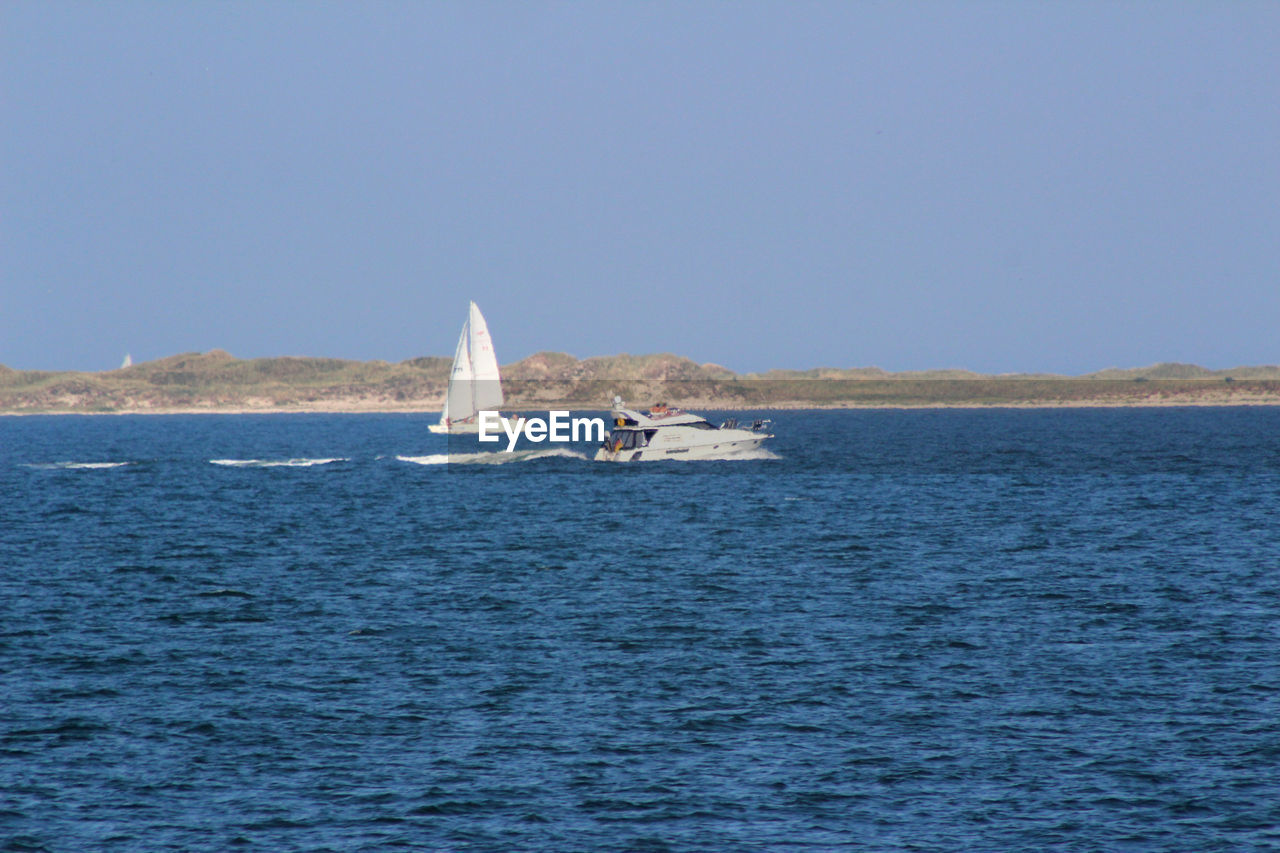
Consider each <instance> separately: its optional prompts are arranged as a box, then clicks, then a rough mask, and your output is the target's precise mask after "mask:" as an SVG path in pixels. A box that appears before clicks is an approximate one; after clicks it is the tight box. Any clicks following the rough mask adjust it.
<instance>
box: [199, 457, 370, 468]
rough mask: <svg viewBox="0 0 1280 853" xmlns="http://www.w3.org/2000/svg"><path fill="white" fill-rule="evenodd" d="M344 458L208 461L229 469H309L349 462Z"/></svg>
mask: <svg viewBox="0 0 1280 853" xmlns="http://www.w3.org/2000/svg"><path fill="white" fill-rule="evenodd" d="M350 461H351V460H350V459H348V458H346V457H344V456H335V457H333V458H332V459H210V460H209V462H210V463H211V464H213V465H225V466H227V467H230V468H310V467H312V466H313V465H329V464H330V463H333V462H350Z"/></svg>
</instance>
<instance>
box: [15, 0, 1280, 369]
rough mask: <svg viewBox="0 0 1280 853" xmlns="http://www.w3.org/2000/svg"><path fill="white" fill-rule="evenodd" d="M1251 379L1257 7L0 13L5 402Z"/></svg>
mask: <svg viewBox="0 0 1280 853" xmlns="http://www.w3.org/2000/svg"><path fill="white" fill-rule="evenodd" d="M468 299H475V300H476V301H477V302H478V303H479V304H480V306H481V308H482V309H483V310H484V312H485V314H486V315H487V317H488V318H489V323H490V326H491V328H492V330H493V333H494V337H495V341H496V344H497V350H498V355H499V357H500V358H501V360H502V361H503V362H510V361H514V360H516V359H518V358H522V357H524V356H526V355H529V354H531V353H533V352H536V351H538V350H544V349H546V350H561V351H566V352H570V353H573V354H574V355H577V356H579V357H585V356H589V355H604V354H612V353H617V352H632V353H644V352H661V351H671V352H676V353H680V354H684V355H688V356H690V357H692V358H694V359H697V360H699V361H716V362H720V363H722V364H725V365H727V366H729V367H731V368H734V369H737V370H758V369H764V368H768V367H797V368H803V367H815V366H820V365H830V366H841V367H849V366H865V365H879V366H881V367H884V368H887V369H894V370H901V369H913V368H930V367H968V368H972V369H976V370H982V371H992V372H1000V371H1037V370H1048V371H1057V372H1065V373H1080V372H1085V371H1089V370H1093V369H1098V368H1103V367H1107V366H1113V365H1114V366H1138V365H1145V364H1150V363H1153V362H1157V361H1190V362H1197V363H1200V364H1203V365H1205V366H1208V367H1231V366H1236V365H1239V364H1260V363H1276V362H1280V3H1275V2H1258V3H1250V2H1227V3H1217V2H1200V3H1196V2H1170V3H1147V2H1101V3H1088V2H1063V3H1038V2H1021V0H1020V1H1019V2H1011V3H960V2H955V3H947V2H932V1H931V2H919V3H897V2H829V3H804V2H772V3H753V2H680V3H674V2H672V3H668V2H633V3H594V2H591V3H589V2H581V3H559V2H556V3H539V2H533V3H515V2H512V3H497V2H462V0H458V2H432V3H426V2H415V3H408V2H406V3H396V2H381V3H376V2H359V3H357V2H351V3H338V2H328V3H326V2H314V3H301V2H299V3H290V2H271V3H263V2H257V0H254V2H227V3H222V2H219V3H214V2H193V3H167V2H152V3H128V2H111V3H91V2H76V3H58V2H20V1H19V0H8V2H5V3H3V4H0V363H3V364H7V365H9V366H10V367H16V368H23V369H31V368H48V369H83V370H101V369H109V368H112V367H114V366H116V365H117V364H118V363H119V362H120V359H121V357H122V356H123V355H124V353H125V352H126V351H129V352H131V353H132V354H133V357H134V359H135V361H140V360H145V359H151V358H157V357H161V356H165V355H170V354H173V353H177V352H183V351H191V350H201V351H203V350H208V349H213V348H223V349H226V350H228V351H230V352H231V353H233V354H235V355H238V356H241V357H257V356H270V355H317V356H333V357H340V358H355V359H372V358H381V359H386V360H389V361H398V360H400V359H405V358H411V357H414V356H418V355H427V354H435V355H448V354H450V353H451V352H452V350H453V346H454V343H455V342H456V339H457V332H458V327H459V326H460V324H461V322H462V320H463V319H464V317H465V312H466V305H467V300H468Z"/></svg>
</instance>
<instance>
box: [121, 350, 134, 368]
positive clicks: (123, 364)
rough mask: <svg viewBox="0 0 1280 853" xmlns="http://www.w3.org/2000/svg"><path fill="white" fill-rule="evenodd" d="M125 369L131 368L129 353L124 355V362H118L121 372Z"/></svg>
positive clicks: (131, 361)
mask: <svg viewBox="0 0 1280 853" xmlns="http://www.w3.org/2000/svg"><path fill="white" fill-rule="evenodd" d="M126 367H133V356H131V355H129V353H125V354H124V361H122V362H120V369H121V370H123V369H124V368H126Z"/></svg>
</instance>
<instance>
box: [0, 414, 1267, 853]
mask: <svg viewBox="0 0 1280 853" xmlns="http://www.w3.org/2000/svg"><path fill="white" fill-rule="evenodd" d="M772 416H773V417H774V419H775V421H776V424H775V430H776V433H777V438H776V439H775V440H774V441H773V442H772V444H773V450H774V453H775V454H776V455H777V457H778V458H777V459H772V460H756V461H738V462H706V463H696V462H671V463H655V464H652V465H643V464H641V465H607V464H597V463H592V462H589V461H587V460H586V459H584V458H579V457H575V456H559V457H552V458H542V459H523V460H521V461H516V462H511V463H510V464H500V465H431V464H416V463H414V462H411V461H405V460H404V459H400V458H397V457H419V461H424V460H423V459H421V457H430V456H431V455H432V454H439V453H443V452H445V450H444V448H445V446H446V445H445V442H444V441H443V440H442V439H441V438H439V437H435V436H430V435H428V433H427V429H426V427H427V424H428V423H429V422H431V420H433V418H431V417H430V416H427V415H278V416H267V415H258V416H250V415H246V416H213V415H206V416H146V417H129V416H126V417H111V416H106V417H22V418H0V617H2V619H0V843H2V844H3V845H4V848H3V849H6V850H51V851H53V850H56V851H63V850H66V851H81V850H120V851H155V850H198V851H221V850H227V849H234V848H237V847H244V848H247V849H262V850H341V851H348V850H391V849H420V850H445V851H451V850H458V851H463V850H466V851H473V850H474V851H489V850H493V851H498V850H521V851H557V853H559V851H612V850H637V851H639V850H653V851H665V850H672V851H730V850H744V851H751V850H760V851H763V850H768V851H775V850H787V851H791V850H911V851H935V850H937V851H943V850H946V851H952V850H1002V851H1003V850H1081V851H1094V850H1107V851H1113V850H1133V851H1148V850H1151V851H1156V850H1161V851H1165V850H1167V851H1185V850H1198V851H1210V850H1231V851H1235V850H1264V849H1277V848H1280V795H1278V793H1277V792H1280V409H1267V408H1229V409H1228V408H1220V409H1214V408H1196V409H1152V410H1088V409H1075V410H1026V411H1023V410H993V411H969V410H937V411H860V412H781V413H773V415H772ZM583 450H584V451H589V448H583ZM213 460H219V462H218V463H217V464H215V463H214V461H213ZM291 460H292V461H293V464H265V463H283V462H288V461H291ZM300 460H309V461H300ZM321 460H329V461H321ZM105 463H113V464H114V463H127V464H114V467H86V465H103V464H105Z"/></svg>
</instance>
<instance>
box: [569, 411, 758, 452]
mask: <svg viewBox="0 0 1280 853" xmlns="http://www.w3.org/2000/svg"><path fill="white" fill-rule="evenodd" d="M612 416H613V432H611V433H610V434H609V437H608V438H607V439H606V440H605V442H604V444H602V445H601V446H600V449H599V450H598V451H596V455H595V459H596V461H597V462H652V461H655V460H659V459H725V458H728V457H732V456H738V455H741V454H743V453H747V452H749V451H752V450H756V449H757V448H759V447H760V445H761V444H763V443H764V441H765V439H767V438H773V436H772V434H770V433H769V431H768V426H769V423H770V421H767V420H757V421H755V422H754V423H753V424H752V425H751V426H750V427H740V426H738V422H737V421H736V420H728V421H725V422H724V423H722V424H721V425H720V426H715V425H714V424H712V423H710V422H709V421H708V420H707V419H706V418H704V417H702V416H701V415H695V414H693V413H692V412H683V411H681V410H680V409H675V408H670V407H668V406H667V405H665V404H663V403H659V404H658V405H656V406H654V407H653V408H651V409H649V411H647V412H640V411H637V410H635V409H628V408H626V406H624V405H623V403H622V398H621V397H614V398H613V411H612Z"/></svg>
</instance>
